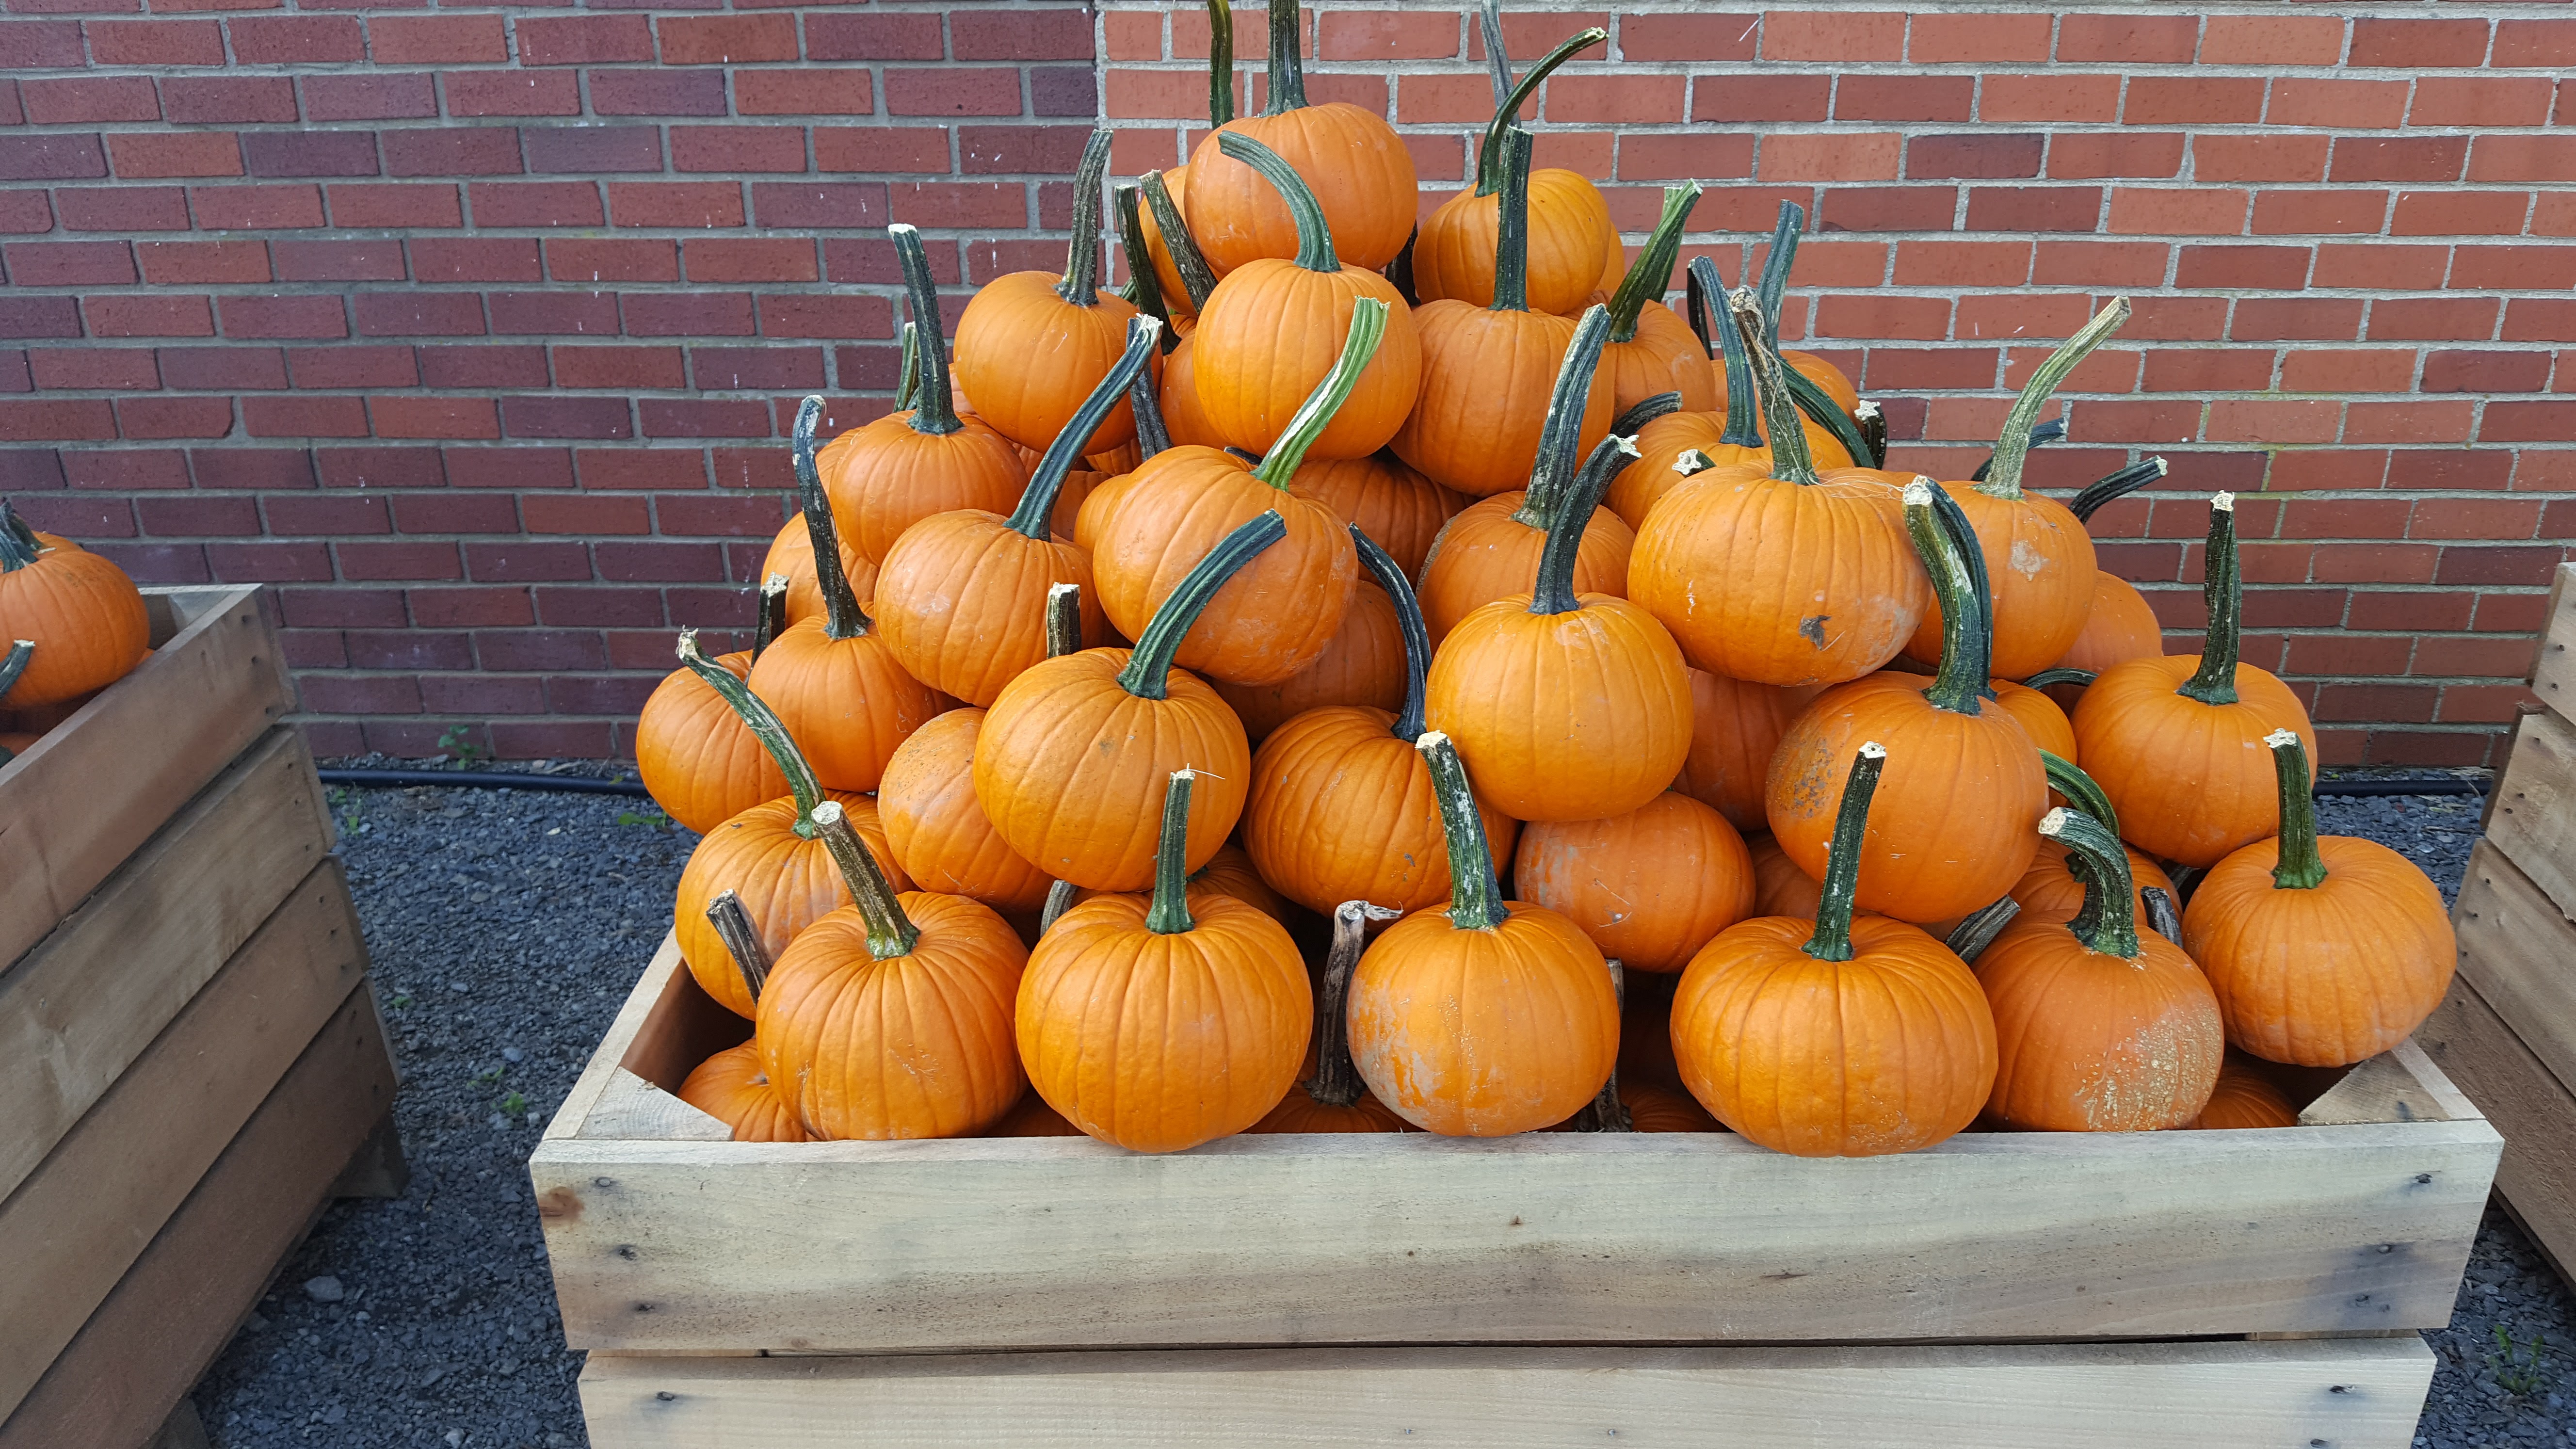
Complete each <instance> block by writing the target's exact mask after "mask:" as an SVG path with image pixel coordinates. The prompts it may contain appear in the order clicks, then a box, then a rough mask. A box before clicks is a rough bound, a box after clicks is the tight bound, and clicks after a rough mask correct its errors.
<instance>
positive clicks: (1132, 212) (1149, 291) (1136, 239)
mask: <svg viewBox="0 0 2576 1449" xmlns="http://www.w3.org/2000/svg"><path fill="white" fill-rule="evenodd" d="M1109 198H1110V201H1111V202H1112V203H1113V204H1115V205H1116V206H1117V208H1118V254H1119V255H1120V256H1122V257H1125V258H1126V259H1127V285H1126V286H1124V287H1121V288H1119V289H1118V295H1120V296H1122V297H1124V298H1126V299H1127V301H1128V302H1129V303H1130V304H1131V305H1132V306H1134V307H1135V309H1136V310H1137V311H1139V312H1142V313H1144V314H1145V315H1146V316H1148V317H1151V318H1153V319H1154V320H1155V321H1157V322H1159V323H1161V324H1163V339H1164V341H1165V342H1167V343H1168V342H1169V341H1170V340H1171V337H1172V312H1171V309H1170V308H1169V307H1168V306H1166V305H1165V304H1164V302H1163V286H1162V282H1161V281H1160V279H1158V278H1157V277H1156V276H1155V274H1154V258H1153V255H1152V253H1150V252H1148V251H1147V250H1146V249H1145V220H1144V217H1143V215H1142V214H1141V213H1140V212H1139V211H1138V201H1137V191H1136V183H1134V182H1132V181H1123V182H1120V183H1119V184H1118V185H1116V186H1114V187H1112V188H1110V191H1109Z"/></svg>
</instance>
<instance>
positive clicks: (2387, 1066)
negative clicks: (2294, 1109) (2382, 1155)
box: [2299, 1052, 2477, 1127]
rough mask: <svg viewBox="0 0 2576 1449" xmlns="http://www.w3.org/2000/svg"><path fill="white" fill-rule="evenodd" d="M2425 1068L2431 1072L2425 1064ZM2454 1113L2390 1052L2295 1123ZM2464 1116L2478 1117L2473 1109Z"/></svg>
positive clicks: (2430, 1118)
mask: <svg viewBox="0 0 2576 1449" xmlns="http://www.w3.org/2000/svg"><path fill="white" fill-rule="evenodd" d="M2420 1056H2421V1054H2420V1053H2419V1054H2418V1057H2419V1059H2420ZM2424 1065H2425V1066H2426V1068H2427V1069H2428V1070H2429V1069H2430V1066H2431V1064H2430V1063H2425V1064H2424ZM2437 1075H2438V1074H2437ZM2455 1115H2459V1114H2455V1113H2453V1112H2451V1111H2449V1110H2447V1104H2446V1103H2445V1102H2444V1101H2443V1100H2442V1099H2441V1098H2438V1097H2436V1096H2434V1095H2433V1093H2432V1091H2431V1090H2430V1089H2429V1088H2427V1087H2426V1086H2425V1085H2424V1083H2423V1082H2422V1081H2420V1080H2418V1079H2417V1077H2416V1074H2415V1072H2414V1071H2413V1070H2412V1069H2411V1067H2410V1064H2409V1063H2407V1062H2404V1061H2401V1060H2399V1059H2398V1056H2397V1054H2396V1053H2395V1052H2382V1053H2380V1054H2379V1055H2378V1056H2375V1057H2372V1058H2371V1059H2370V1060H2368V1061H2366V1062H2363V1063H2362V1064H2361V1065H2359V1066H2357V1067H2354V1068H2353V1069H2352V1070H2351V1071H2349V1072H2346V1073H2344V1075H2343V1080H2341V1081H2339V1082H2337V1083H2335V1084H2334V1085H2333V1086H2331V1087H2328V1088H2327V1089H2326V1090H2325V1093H2324V1095H2322V1096H2320V1097H2318V1098H2317V1099H2316V1100H2315V1101H2313V1102H2310V1103H2309V1104H2308V1105H2307V1106H2305V1107H2304V1108H2301V1109H2300V1111H2299V1121H2300V1123H2301V1124H2302V1125H2304V1126H2308V1127H2338V1126H2350V1125H2355V1124H2362V1123H2374V1122H2441V1121H2447V1120H2449V1119H2450V1118H2452V1117H2453V1116H2455ZM2466 1115H2469V1116H2475V1115H2477V1114H2476V1112H2475V1111H2474V1110H2472V1111H2471V1112H2469V1113H2468V1114H2466Z"/></svg>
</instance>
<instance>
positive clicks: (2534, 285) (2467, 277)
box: [2450, 246, 2576, 291]
mask: <svg viewBox="0 0 2576 1449" xmlns="http://www.w3.org/2000/svg"><path fill="white" fill-rule="evenodd" d="M2450 285H2452V286H2453V287H2474V288H2480V289H2494V290H2498V291H2507V290H2510V291H2538V290H2542V289H2544V288H2546V289H2551V290H2556V289H2561V288H2566V287H2576V246H2461V247H2455V248H2453V249H2452V252H2451V281H2450Z"/></svg>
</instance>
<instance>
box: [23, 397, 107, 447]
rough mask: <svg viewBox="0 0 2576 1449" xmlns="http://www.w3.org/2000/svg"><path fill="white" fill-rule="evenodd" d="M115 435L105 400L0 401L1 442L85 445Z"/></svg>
mask: <svg viewBox="0 0 2576 1449" xmlns="http://www.w3.org/2000/svg"><path fill="white" fill-rule="evenodd" d="M115 436H116V411H115V408H114V407H113V406H112V405H111V404H110V403H109V402H108V400H107V399H105V398H80V399H68V398H67V399H45V400H41V401H26V402H18V401H0V441H9V442H44V443H54V442H87V441H100V442H103V441H106V440H107V439H110V438H113V437H115Z"/></svg>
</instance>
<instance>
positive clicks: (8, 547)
mask: <svg viewBox="0 0 2576 1449" xmlns="http://www.w3.org/2000/svg"><path fill="white" fill-rule="evenodd" d="M40 552H42V550H40V549H38V548H37V547H36V534H35V530H33V529H31V528H29V527H27V525H26V524H24V523H22V522H20V521H19V518H18V513H17V510H16V509H13V508H11V507H10V506H9V500H8V499H6V498H0V574H14V573H16V572H17V571H18V570H20V569H22V568H25V567H26V566H27V565H29V564H31V563H34V562H35V561H36V555H37V554H38V553H40Z"/></svg>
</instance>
